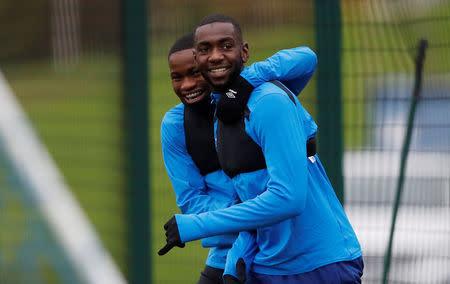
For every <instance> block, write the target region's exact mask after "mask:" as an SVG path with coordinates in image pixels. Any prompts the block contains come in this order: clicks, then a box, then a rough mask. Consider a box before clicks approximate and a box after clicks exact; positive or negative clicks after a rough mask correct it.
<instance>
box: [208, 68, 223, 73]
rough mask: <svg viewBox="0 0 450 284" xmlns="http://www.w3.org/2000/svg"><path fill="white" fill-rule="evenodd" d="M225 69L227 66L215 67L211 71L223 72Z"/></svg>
mask: <svg viewBox="0 0 450 284" xmlns="http://www.w3.org/2000/svg"><path fill="white" fill-rule="evenodd" d="M225 70H227V68H217V69H212V70H211V72H213V73H215V72H223V71H225Z"/></svg>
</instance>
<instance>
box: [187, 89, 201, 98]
mask: <svg viewBox="0 0 450 284" xmlns="http://www.w3.org/2000/svg"><path fill="white" fill-rule="evenodd" d="M201 93H202V91H198V92H195V93H192V94H189V95H187V96H186V98H188V99H193V98H195V97H197V96H198V95H200V94H201Z"/></svg>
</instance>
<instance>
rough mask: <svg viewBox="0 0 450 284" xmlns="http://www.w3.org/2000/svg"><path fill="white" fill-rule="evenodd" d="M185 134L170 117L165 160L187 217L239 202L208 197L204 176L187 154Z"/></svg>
mask: <svg viewBox="0 0 450 284" xmlns="http://www.w3.org/2000/svg"><path fill="white" fill-rule="evenodd" d="M183 133H184V131H182V127H175V126H174V125H173V124H172V123H170V122H168V119H167V118H166V117H165V118H164V119H163V122H162V125H161V144H162V153H163V160H164V165H165V167H166V170H167V174H168V175H169V178H170V180H171V182H172V185H173V189H174V192H175V197H176V202H177V206H178V208H180V210H181V212H182V213H183V214H197V213H202V212H206V211H210V210H217V209H221V208H226V207H228V206H230V205H232V204H234V203H235V202H236V201H235V200H219V199H216V198H213V197H211V196H209V195H208V193H207V189H206V184H205V181H204V177H203V176H202V175H201V174H200V171H199V169H198V168H197V166H196V165H195V163H194V161H193V160H192V158H191V156H190V155H189V153H188V152H187V149H186V146H185V142H184V136H183ZM230 190H233V189H230Z"/></svg>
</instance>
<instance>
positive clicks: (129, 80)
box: [122, 0, 151, 284]
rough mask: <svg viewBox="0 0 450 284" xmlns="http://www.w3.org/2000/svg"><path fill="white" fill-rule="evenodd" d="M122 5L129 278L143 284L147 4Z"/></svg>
mask: <svg viewBox="0 0 450 284" xmlns="http://www.w3.org/2000/svg"><path fill="white" fill-rule="evenodd" d="M122 5H123V9H122V10H123V67H124V68H123V72H124V73H123V79H124V99H125V100H124V102H125V133H126V135H125V140H126V151H127V155H128V157H127V178H128V180H127V194H128V197H129V198H128V200H129V203H128V218H129V230H128V232H129V238H128V245H129V251H128V252H129V258H128V278H129V282H130V283H133V284H134V283H136V284H138V283H139V284H141V283H150V282H151V262H150V260H151V258H150V249H151V247H150V244H151V241H150V191H149V189H150V181H149V173H150V170H149V160H150V158H149V111H148V70H147V67H148V58H147V52H148V49H147V1H146V0H132V1H131V0H123V1H122Z"/></svg>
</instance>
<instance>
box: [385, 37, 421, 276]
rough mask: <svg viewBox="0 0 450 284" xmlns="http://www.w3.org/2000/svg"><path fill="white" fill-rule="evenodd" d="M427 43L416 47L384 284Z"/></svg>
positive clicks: (388, 267)
mask: <svg viewBox="0 0 450 284" xmlns="http://www.w3.org/2000/svg"><path fill="white" fill-rule="evenodd" d="M427 45H428V41H427V40H426V39H421V40H420V42H419V46H418V48H417V49H418V53H417V57H416V72H415V73H416V77H415V81H414V91H413V97H412V100H411V105H410V108H409V116H408V124H407V127H406V135H405V140H404V141H403V147H402V152H401V156H400V173H399V177H398V180H397V193H396V196H395V201H394V209H393V213H392V224H391V231H390V235H389V243H388V247H387V250H386V255H385V259H384V270H383V283H384V284H386V283H387V282H388V278H389V269H390V268H391V258H392V242H393V240H394V231H395V222H396V221H397V213H398V208H399V205H400V200H401V197H402V190H403V182H404V180H405V168H406V162H407V158H408V152H409V144H410V142H411V134H412V130H413V125H414V116H415V113H416V105H417V102H418V101H419V96H420V89H421V87H422V71H423V62H424V60H425V49H426V48H427Z"/></svg>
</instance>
